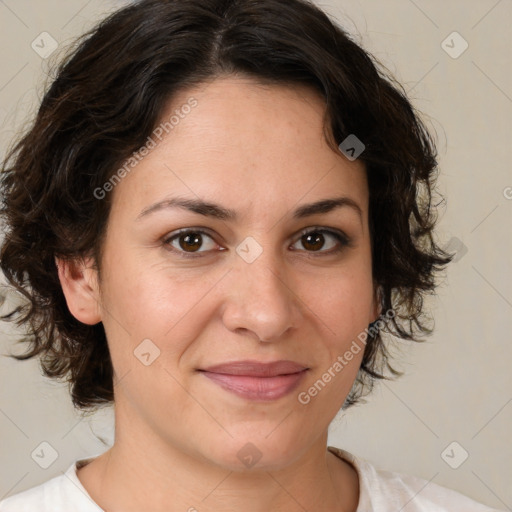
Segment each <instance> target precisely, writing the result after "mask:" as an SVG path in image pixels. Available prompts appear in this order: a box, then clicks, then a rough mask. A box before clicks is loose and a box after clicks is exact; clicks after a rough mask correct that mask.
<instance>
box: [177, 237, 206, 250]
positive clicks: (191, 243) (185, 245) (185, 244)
mask: <svg viewBox="0 0 512 512" xmlns="http://www.w3.org/2000/svg"><path fill="white" fill-rule="evenodd" d="M178 241H179V245H180V247H181V248H182V249H183V250H184V251H187V252H189V251H191V252H195V251H197V250H198V249H199V248H200V247H201V245H202V244H203V237H202V236H201V234H199V233H192V234H189V233H187V234H185V235H180V236H179V237H178Z"/></svg>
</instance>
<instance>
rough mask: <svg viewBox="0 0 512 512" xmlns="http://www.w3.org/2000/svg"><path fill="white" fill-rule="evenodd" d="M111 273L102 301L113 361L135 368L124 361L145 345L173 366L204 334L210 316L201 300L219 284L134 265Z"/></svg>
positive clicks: (115, 268) (127, 264)
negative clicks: (158, 351) (151, 346)
mask: <svg viewBox="0 0 512 512" xmlns="http://www.w3.org/2000/svg"><path fill="white" fill-rule="evenodd" d="M110 268H111V269H112V271H111V272H110V273H109V274H108V275H107V276H106V278H105V279H104V281H103V285H102V290H103V293H102V297H103V309H104V315H103V317H104V321H103V323H104V326H105V330H106V332H107V338H108V340H109V345H111V352H112V357H113V359H116V356H117V357H118V360H121V359H125V361H126V363H127V364H133V360H130V359H127V357H128V356H129V355H130V354H132V353H133V350H135V349H136V348H137V347H138V346H139V344H140V343H141V342H143V340H147V339H149V340H151V341H152V342H153V343H154V344H155V345H156V346H157V347H158V348H159V349H160V351H161V352H162V356H165V359H166V360H167V363H168V364H172V361H173V360H175V359H176V358H178V357H179V356H180V355H181V354H182V353H183V352H184V351H185V350H186V348H187V346H188V344H189V343H190V340H194V339H197V338H198V337H199V336H200V333H201V331H202V330H203V329H205V328H206V325H207V322H208V318H209V313H208V312H207V311H206V310H205V307H206V306H207V305H208V301H207V300H204V299H205V296H206V295H207V294H208V292H209V290H211V289H213V288H214V287H215V283H216V282H218V281H219V278H218V277H217V276H216V274H215V275H214V274H211V275H210V274H208V275H201V276H200V275H199V274H198V273H197V272H196V274H193V273H190V271H188V272H187V271H177V270H176V269H172V270H171V269H169V268H163V267H162V266H151V265H148V264H141V262H139V263H137V261H133V262H128V261H119V262H118V264H117V265H116V266H110ZM219 275H220V274H219ZM127 344H129V346H130V348H131V350H127ZM123 354H125V355H123ZM114 363H115V361H114Z"/></svg>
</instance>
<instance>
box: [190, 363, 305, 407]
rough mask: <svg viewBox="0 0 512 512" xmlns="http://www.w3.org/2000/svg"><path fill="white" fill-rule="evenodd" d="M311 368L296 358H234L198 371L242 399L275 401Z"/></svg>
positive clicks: (294, 385)
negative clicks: (237, 359)
mask: <svg viewBox="0 0 512 512" xmlns="http://www.w3.org/2000/svg"><path fill="white" fill-rule="evenodd" d="M308 370H309V368H308V367H306V366H303V365H301V364H298V363H295V362H293V361H274V362H271V363H262V362H259V361H235V362H232V363H224V364H219V365H215V366H210V367H208V368H205V369H201V370H199V371H200V372H201V373H202V374H203V375H204V376H205V377H206V378H208V379H209V380H210V381H212V382H213V383H214V384H217V385H218V386H220V387H221V388H222V389H224V390H226V391H229V392H231V393H234V394H235V395H238V396H240V397H242V398H245V399H247V400H253V401H272V400H278V399H279V398H282V397H284V396H286V395H288V394H289V393H291V392H292V391H293V390H294V389H295V388H296V387H297V386H298V385H299V384H300V382H301V381H302V379H303V378H304V376H305V374H306V373H307V371H308Z"/></svg>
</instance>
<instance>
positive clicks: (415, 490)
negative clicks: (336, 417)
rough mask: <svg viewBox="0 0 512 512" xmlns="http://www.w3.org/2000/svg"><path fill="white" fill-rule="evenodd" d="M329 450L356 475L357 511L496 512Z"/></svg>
mask: <svg viewBox="0 0 512 512" xmlns="http://www.w3.org/2000/svg"><path fill="white" fill-rule="evenodd" d="M329 450H330V451H331V452H333V453H334V454H335V455H337V456H338V457H340V458H342V459H344V460H346V461H347V462H349V463H351V464H352V465H353V466H354V467H355V469H356V471H357V473H358V476H359V487H360V497H359V506H358V508H357V512H370V511H374V512H395V511H396V510H401V511H402V512H452V511H453V510H464V512H498V511H497V510H496V509H493V508H490V507H488V506H486V505H482V504H481V503H478V502H476V501H474V500H472V499H470V498H468V497H467V496H464V495H463V494H461V493H459V492H457V491H453V490H451V489H447V488H446V487H442V486H440V485H437V484H435V483H433V482H432V481H428V480H424V479H422V478H418V477H415V476H412V475H405V474H401V473H396V472H392V471H384V470H381V469H377V468H376V467H374V466H373V465H372V464H370V463H369V462H367V461H365V460H364V459H361V458H358V457H355V456H354V455H352V454H351V453H349V452H347V451H345V450H342V449H340V448H334V447H329Z"/></svg>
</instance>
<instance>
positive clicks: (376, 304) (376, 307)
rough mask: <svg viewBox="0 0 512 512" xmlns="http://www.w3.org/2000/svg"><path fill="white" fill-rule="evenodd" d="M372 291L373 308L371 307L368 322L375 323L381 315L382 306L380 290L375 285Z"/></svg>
mask: <svg viewBox="0 0 512 512" xmlns="http://www.w3.org/2000/svg"><path fill="white" fill-rule="evenodd" d="M373 290H374V294H373V307H372V312H371V315H370V322H375V321H376V320H378V319H379V317H380V315H381V314H382V306H381V298H382V297H381V293H382V290H381V287H380V286H379V285H377V284H376V283H375V284H374V287H373Z"/></svg>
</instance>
